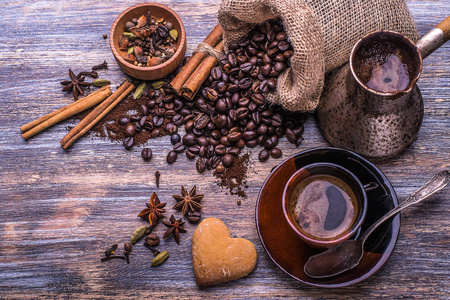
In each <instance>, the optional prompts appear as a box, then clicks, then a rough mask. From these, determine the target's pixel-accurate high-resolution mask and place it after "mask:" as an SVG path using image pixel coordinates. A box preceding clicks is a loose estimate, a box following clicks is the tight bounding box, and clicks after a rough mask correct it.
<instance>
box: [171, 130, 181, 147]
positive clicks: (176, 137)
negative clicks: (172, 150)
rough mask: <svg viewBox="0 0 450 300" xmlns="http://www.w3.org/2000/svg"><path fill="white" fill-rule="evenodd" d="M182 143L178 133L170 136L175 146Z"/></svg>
mask: <svg viewBox="0 0 450 300" xmlns="http://www.w3.org/2000/svg"><path fill="white" fill-rule="evenodd" d="M180 141H181V136H180V135H179V134H178V133H175V134H172V135H171V136H170V142H171V143H172V145H175V144H177V143H179V142H180Z"/></svg>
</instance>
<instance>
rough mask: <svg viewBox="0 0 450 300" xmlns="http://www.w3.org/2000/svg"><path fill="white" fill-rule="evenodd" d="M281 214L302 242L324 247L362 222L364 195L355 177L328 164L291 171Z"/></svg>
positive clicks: (353, 231) (349, 234)
mask: <svg viewBox="0 0 450 300" xmlns="http://www.w3.org/2000/svg"><path fill="white" fill-rule="evenodd" d="M282 205H283V212H284V216H285V218H286V220H287V222H288V224H289V225H290V227H291V228H292V230H293V231H294V232H295V233H296V234H297V235H298V237H300V239H302V240H303V241H304V242H305V243H306V244H308V245H310V246H312V247H316V248H328V247H330V246H333V245H336V244H339V243H342V242H344V241H345V240H347V239H349V238H351V237H352V236H354V235H355V234H356V233H357V232H358V230H359V228H360V226H361V224H362V223H363V222H364V219H365V217H366V212H367V195H366V191H365V189H364V186H363V185H362V183H361V182H360V181H359V179H358V178H357V177H356V176H355V175H354V174H353V173H351V172H350V171H348V170H347V169H345V168H343V167H341V166H339V165H336V164H332V163H314V164H310V165H307V166H305V167H303V168H301V169H299V170H298V171H297V172H295V173H294V174H293V175H292V176H291V177H290V179H289V181H288V182H287V184H286V186H285V188H284V191H283V197H282Z"/></svg>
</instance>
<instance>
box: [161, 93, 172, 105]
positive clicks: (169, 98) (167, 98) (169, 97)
mask: <svg viewBox="0 0 450 300" xmlns="http://www.w3.org/2000/svg"><path fill="white" fill-rule="evenodd" d="M173 100H175V94H169V95H165V96H164V98H163V99H162V101H163V102H164V103H170V102H173Z"/></svg>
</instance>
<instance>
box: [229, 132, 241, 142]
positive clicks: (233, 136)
mask: <svg viewBox="0 0 450 300" xmlns="http://www.w3.org/2000/svg"><path fill="white" fill-rule="evenodd" d="M241 137H242V133H241V132H230V133H228V134H227V140H228V141H229V142H230V143H235V142H237V141H239V140H240V139H241Z"/></svg>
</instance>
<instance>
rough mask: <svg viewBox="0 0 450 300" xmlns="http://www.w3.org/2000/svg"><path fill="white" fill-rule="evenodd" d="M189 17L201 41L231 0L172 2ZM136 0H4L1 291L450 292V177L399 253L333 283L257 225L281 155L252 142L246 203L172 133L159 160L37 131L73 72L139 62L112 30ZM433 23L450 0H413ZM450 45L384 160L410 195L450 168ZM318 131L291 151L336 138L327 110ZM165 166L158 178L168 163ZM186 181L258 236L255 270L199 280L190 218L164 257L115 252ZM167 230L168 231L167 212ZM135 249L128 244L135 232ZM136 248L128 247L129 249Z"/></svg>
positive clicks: (114, 78)
mask: <svg viewBox="0 0 450 300" xmlns="http://www.w3.org/2000/svg"><path fill="white" fill-rule="evenodd" d="M158 2H160V3H163V4H166V5H168V6H170V7H171V8H173V9H174V10H175V11H176V12H177V13H178V14H179V16H180V17H181V18H182V19H183V22H184V24H185V26H186V33H187V36H188V47H187V53H192V50H193V49H195V47H196V45H197V44H198V43H200V42H201V41H202V40H203V39H204V37H205V36H206V35H207V34H208V33H209V32H210V31H211V30H212V29H213V28H214V26H215V25H216V24H217V10H218V7H219V4H220V1H200V0H199V1H188V0H176V1H168V0H164V1H158ZM133 4H134V3H130V2H129V1H119V0H116V1H93V0H84V1H62V0H54V1H44V0H42V1H23V0H22V1H21V0H19V1H17V0H16V1H11V0H3V1H2V2H1V3H0V10H1V11H2V17H1V18H0V29H1V32H2V34H1V35H0V61H1V63H0V278H1V279H0V295H1V296H0V298H17V299H24V298H25V299H26V298H36V297H39V296H41V297H43V298H82V299H85V298H110V297H111V298H112V297H114V298H124V297H134V298H139V299H142V298H151V299H155V298H170V299H176V298H187V297H189V298H200V297H203V298H228V297H233V298H245V299H247V298H261V297H268V298H282V297H288V298H302V299H313V298H326V299H340V298H343V297H351V298H355V299H379V298H381V297H390V298H397V299H398V298H403V297H404V298H418V299H444V298H448V297H449V294H450V291H449V288H448V285H449V278H450V263H449V262H450V260H449V258H450V257H449V253H450V245H449V232H450V223H449V217H448V214H449V210H450V192H449V189H448V188H447V189H446V190H444V191H441V192H439V193H438V194H436V195H434V196H433V197H432V198H431V199H430V200H428V201H425V202H424V203H422V204H419V205H417V206H415V207H412V208H410V209H408V210H406V211H405V212H402V217H401V221H402V227H401V232H400V237H399V240H398V243H397V246H396V248H395V250H394V253H393V255H392V256H391V258H390V259H389V260H388V262H387V264H386V265H385V266H384V267H383V268H382V269H381V270H380V271H379V272H377V273H376V274H375V275H374V276H372V277H371V278H369V279H367V280H365V281H363V282H362V283H360V284H357V285H355V286H351V287H348V288H342V289H333V290H322V289H317V288H313V287H309V286H306V285H302V284H301V283H299V282H297V281H295V280H293V279H291V278H290V277H288V276H287V275H286V274H284V273H283V272H282V271H281V270H279V269H278V268H277V267H276V266H275V264H274V263H273V262H272V261H271V260H270V258H269V257H268V256H267V254H266V253H265V252H264V250H263V248H262V246H261V243H260V241H259V238H258V235H257V232H256V227H255V203H256V199H257V195H258V192H259V188H260V187H261V185H262V183H263V182H264V180H265V178H266V177H267V175H268V174H269V172H270V170H271V169H272V167H273V166H275V165H277V164H278V163H279V162H281V160H274V159H270V160H269V161H268V162H266V163H259V162H258V161H257V154H258V149H255V150H252V151H251V161H252V164H251V170H250V172H249V173H248V179H247V180H248V186H249V188H248V189H247V191H246V192H247V195H248V198H247V199H243V200H242V205H241V206H237V205H236V201H237V200H238V198H237V197H236V196H230V195H228V194H227V191H226V190H224V189H221V188H220V187H219V186H218V184H217V179H215V178H214V177H213V176H212V175H211V173H210V172H205V173H204V174H198V173H197V172H196V171H194V170H195V165H194V163H193V162H191V161H188V160H187V159H186V158H185V157H184V155H183V156H182V157H180V158H179V159H178V161H177V163H176V164H175V165H172V166H169V165H167V164H166V162H165V156H166V154H167V152H168V151H169V150H170V149H171V144H170V142H169V141H168V139H167V138H159V139H155V140H151V141H149V142H148V145H149V146H150V147H151V148H152V149H153V159H152V161H151V162H149V163H147V162H143V161H142V159H141V157H140V151H141V149H142V148H141V147H136V148H135V149H133V150H131V151H126V150H124V149H123V147H122V145H119V144H114V143H111V142H109V141H105V140H101V139H99V138H95V137H91V138H82V139H80V140H79V141H78V142H77V143H76V144H75V145H74V146H73V147H72V148H71V149H70V150H69V151H67V152H66V151H64V150H63V149H62V148H61V147H60V145H59V140H60V139H61V138H62V137H63V136H64V135H65V134H66V133H67V132H68V126H73V125H74V124H70V122H65V123H61V124H59V125H56V126H54V127H52V128H50V129H48V130H46V131H44V132H42V133H40V134H39V135H37V136H35V137H34V138H32V139H30V140H29V141H24V140H23V139H22V137H21V135H20V130H19V127H20V126H21V125H23V124H26V123H28V122H30V121H32V120H34V119H36V118H38V117H40V116H42V115H45V114H47V113H49V112H51V111H53V110H55V109H58V108H60V107H62V106H64V105H67V104H69V103H71V102H72V101H73V99H72V95H71V94H63V93H62V92H61V85H60V83H59V82H60V81H62V80H66V79H67V78H68V69H69V68H72V69H73V70H74V72H75V73H77V72H80V71H82V70H86V69H87V70H89V69H90V67H92V66H93V65H96V64H99V63H101V62H103V60H105V59H106V60H107V61H108V63H109V68H108V70H101V71H99V75H100V78H105V79H108V80H110V81H111V82H112V83H113V84H112V85H111V88H112V90H113V91H114V90H115V88H116V86H117V85H118V84H120V83H121V82H122V78H124V77H125V74H124V73H123V72H122V71H121V70H120V69H119V67H118V66H117V64H116V63H115V62H114V58H113V56H112V53H111V51H110V49H109V44H108V40H104V39H103V37H102V35H103V33H109V29H110V26H111V24H112V23H113V21H114V19H115V18H116V17H117V16H118V15H119V14H120V12H122V11H123V10H125V9H126V8H127V7H128V6H130V5H133ZM407 4H408V7H409V8H410V10H411V14H412V16H413V18H414V19H415V21H416V22H417V28H418V30H419V33H420V34H424V33H425V32H426V31H427V30H429V29H431V28H433V27H434V26H436V25H437V24H439V22H441V21H442V20H443V19H445V18H446V17H447V16H448V15H449V13H450V10H449V2H448V0H445V1H423V0H414V1H407ZM449 53H450V45H449V44H446V45H444V46H443V47H441V48H440V49H439V50H437V51H436V52H435V53H433V54H431V55H430V56H429V57H428V58H427V59H426V60H424V66H423V74H422V76H421V78H420V79H419V82H418V85H419V87H420V89H421V92H422V95H423V98H424V104H425V116H424V121H423V125H422V128H421V129H420V132H419V135H418V137H417V140H416V141H415V142H414V143H413V144H412V146H411V147H409V148H408V149H406V150H405V151H404V152H403V153H401V154H399V155H397V156H395V157H394V158H391V159H387V160H383V161H374V162H375V163H376V164H377V166H378V167H379V168H380V169H381V170H382V171H383V172H384V173H385V174H386V176H387V177H388V178H389V179H390V180H391V182H392V184H393V186H394V188H395V189H396V191H397V194H398V195H399V197H400V198H401V199H403V198H404V197H406V195H407V194H409V193H411V192H412V191H414V190H415V189H416V188H418V187H419V186H421V185H422V184H423V183H424V182H425V181H427V180H428V179H429V177H430V176H431V175H432V174H433V173H436V172H437V171H439V170H441V169H444V168H447V169H449V168H450V137H449V136H450V131H449V128H450V101H449V100H450V99H449V98H450V96H449V91H450V76H449V74H450V56H449ZM304 138H305V140H304V142H303V144H302V145H301V146H300V147H298V148H294V147H293V146H292V145H291V144H290V143H288V142H287V141H286V139H285V138H283V139H281V142H280V143H281V144H280V147H281V148H282V150H283V158H286V157H288V156H290V155H292V154H294V153H297V152H299V151H302V150H306V149H311V148H314V147H319V146H328V144H327V142H326V141H325V140H324V138H323V137H322V136H321V134H320V133H319V131H318V129H317V126H316V124H315V121H314V118H313V117H311V118H309V119H308V121H307V123H306V128H305V133H304ZM156 170H159V171H160V172H161V174H162V175H161V187H160V189H159V190H156V187H155V181H154V175H153V174H154V172H155V171H156ZM180 183H183V184H184V185H185V186H187V187H189V188H190V187H191V186H192V185H194V184H196V185H197V187H198V190H199V191H200V192H202V193H204V194H205V198H204V200H203V203H202V204H203V206H204V209H203V217H219V218H221V219H222V220H223V221H224V222H225V223H226V224H227V225H228V226H229V228H230V231H231V235H232V236H233V237H243V238H247V239H249V240H250V241H252V242H253V243H254V244H255V245H256V249H257V252H258V255H259V258H258V264H257V267H256V269H255V270H254V271H253V272H252V273H251V274H250V275H249V276H248V277H247V278H245V279H242V280H238V281H235V282H230V283H226V284H222V285H219V286H215V287H211V288H205V289H199V288H198V287H197V286H196V284H195V280H194V275H193V270H192V261H191V252H190V247H191V244H190V239H191V237H192V234H193V232H194V230H195V226H193V225H191V224H187V226H186V227H187V230H188V233H186V234H182V235H181V243H180V245H179V246H178V245H176V243H175V242H174V241H173V239H171V238H169V239H167V240H165V241H162V243H161V245H160V246H159V248H160V249H168V250H169V251H170V258H169V259H168V261H167V262H166V263H164V264H163V265H161V266H160V267H158V268H150V261H151V258H152V255H151V254H150V253H149V251H148V250H147V249H146V248H144V247H143V246H142V245H136V246H135V247H134V249H133V252H132V254H131V264H130V265H126V264H124V263H123V261H111V262H107V263H101V262H100V257H101V255H102V254H103V251H105V250H106V249H107V248H108V247H109V246H110V245H111V244H113V243H123V242H124V241H126V240H128V239H129V236H130V234H131V232H132V231H133V230H134V229H135V228H137V227H138V226H141V225H142V224H145V222H144V221H142V220H140V219H139V218H137V217H136V216H137V214H138V213H139V211H140V210H141V209H142V208H144V207H145V202H147V201H148V199H149V197H150V195H151V193H152V192H153V191H155V190H156V191H157V193H158V195H159V197H160V198H161V200H162V201H163V202H168V205H167V211H168V213H167V215H168V216H170V214H172V213H176V215H177V216H178V215H179V213H178V212H175V211H174V210H173V209H172V208H171V207H172V206H173V204H174V200H173V199H172V197H171V195H172V194H175V193H179V188H180V186H179V185H180ZM156 232H157V233H159V234H162V233H163V232H164V226H163V225H162V224H159V225H158V227H157V228H156ZM121 247H122V244H121ZM121 251H122V249H120V250H119V252H118V253H121Z"/></svg>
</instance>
